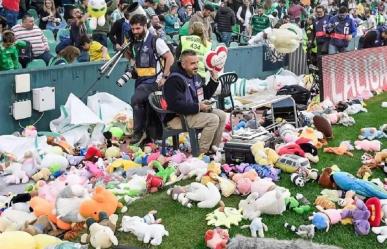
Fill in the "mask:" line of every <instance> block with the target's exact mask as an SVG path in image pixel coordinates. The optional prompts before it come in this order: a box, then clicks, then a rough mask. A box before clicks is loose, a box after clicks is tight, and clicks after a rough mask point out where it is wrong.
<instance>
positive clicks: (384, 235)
mask: <svg viewBox="0 0 387 249" xmlns="http://www.w3.org/2000/svg"><path fill="white" fill-rule="evenodd" d="M372 232H374V233H375V234H377V235H378V236H377V237H376V239H377V240H378V242H379V243H383V242H384V241H386V239H387V226H383V227H373V228H372Z"/></svg>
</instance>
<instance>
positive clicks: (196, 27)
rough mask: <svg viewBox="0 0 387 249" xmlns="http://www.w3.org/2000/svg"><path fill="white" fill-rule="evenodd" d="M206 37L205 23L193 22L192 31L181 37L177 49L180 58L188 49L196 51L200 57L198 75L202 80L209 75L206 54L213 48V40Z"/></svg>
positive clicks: (177, 56)
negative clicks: (205, 59)
mask: <svg viewBox="0 0 387 249" xmlns="http://www.w3.org/2000/svg"><path fill="white" fill-rule="evenodd" d="M206 37H207V36H206V35H205V30H204V26H203V23H201V22H195V23H193V24H192V30H191V33H190V34H189V35H187V36H182V37H181V38H180V39H181V42H180V43H179V46H178V47H177V50H176V58H180V55H181V53H182V52H184V51H187V50H193V51H195V52H196V54H197V56H198V58H199V62H198V75H199V76H200V77H201V78H202V82H204V81H205V78H206V76H207V73H206V67H205V66H204V56H205V55H206V54H207V53H208V51H210V50H211V41H209V40H207V38H206Z"/></svg>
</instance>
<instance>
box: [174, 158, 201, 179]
mask: <svg viewBox="0 0 387 249" xmlns="http://www.w3.org/2000/svg"><path fill="white" fill-rule="evenodd" d="M207 166H208V165H207V163H205V162H204V161H203V160H200V159H198V158H195V157H192V158H189V159H187V160H186V161H184V162H182V163H180V164H179V165H178V166H177V169H178V172H179V173H180V175H179V179H188V178H189V177H190V172H191V171H197V170H198V169H203V170H206V172H207ZM191 174H192V175H194V174H193V173H191Z"/></svg>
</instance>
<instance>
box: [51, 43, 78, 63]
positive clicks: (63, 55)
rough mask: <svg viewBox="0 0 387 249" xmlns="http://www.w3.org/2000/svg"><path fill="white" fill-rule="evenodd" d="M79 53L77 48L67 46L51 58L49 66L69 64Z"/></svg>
mask: <svg viewBox="0 0 387 249" xmlns="http://www.w3.org/2000/svg"><path fill="white" fill-rule="evenodd" d="M80 53H81V52H80V50H79V48H77V47H74V46H67V47H65V48H64V49H62V50H61V51H60V52H59V53H58V55H57V56H56V57H53V58H52V59H51V61H50V66H56V65H66V64H71V63H73V62H74V61H75V60H76V59H77V58H78V57H79V55H80Z"/></svg>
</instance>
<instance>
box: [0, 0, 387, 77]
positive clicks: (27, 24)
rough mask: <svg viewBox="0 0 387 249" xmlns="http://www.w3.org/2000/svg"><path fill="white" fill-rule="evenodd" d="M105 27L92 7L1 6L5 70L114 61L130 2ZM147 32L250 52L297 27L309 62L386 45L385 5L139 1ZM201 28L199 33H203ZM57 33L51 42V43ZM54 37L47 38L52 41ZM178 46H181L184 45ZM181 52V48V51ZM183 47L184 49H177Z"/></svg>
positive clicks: (69, 2)
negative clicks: (249, 47)
mask: <svg viewBox="0 0 387 249" xmlns="http://www.w3.org/2000/svg"><path fill="white" fill-rule="evenodd" d="M106 2H107V3H108V8H107V13H106V22H105V24H104V25H103V26H97V28H96V29H94V30H91V29H90V27H89V25H88V20H89V17H90V16H89V14H88V13H87V5H88V0H83V1H77V0H0V34H1V35H0V42H1V45H0V70H2V71H4V70H12V69H17V68H20V67H27V66H28V63H30V62H31V60H33V59H41V60H43V61H44V62H45V64H46V65H48V66H51V65H63V64H69V63H74V62H88V61H100V60H109V59H110V56H111V55H112V54H113V53H114V52H115V51H118V50H120V49H122V47H123V46H124V45H125V44H126V43H127V42H128V41H129V40H130V31H131V28H130V23H129V18H130V12H129V11H128V7H129V6H130V5H131V4H132V1H131V0H110V1H106ZM138 3H139V4H140V5H141V6H142V7H143V9H144V10H145V12H146V14H147V16H148V19H149V20H150V21H149V31H150V32H152V33H153V34H154V35H157V36H158V37H160V38H162V39H163V40H165V41H166V42H167V44H168V45H169V46H170V47H171V49H177V50H179V49H181V44H180V42H181V38H182V37H184V36H185V35H189V34H192V32H193V30H194V29H193V27H194V26H195V25H194V23H197V22H200V23H202V25H197V24H196V28H195V30H196V31H195V32H196V34H197V35H199V36H200V37H202V39H203V41H204V42H212V43H214V40H215V39H216V40H217V42H220V43H224V44H226V45H227V46H230V44H231V45H235V44H238V45H246V43H247V42H246V41H247V40H248V39H249V38H250V37H251V36H254V35H256V34H258V33H259V32H262V31H264V30H265V29H267V28H270V27H271V28H278V27H280V26H281V25H282V24H284V23H288V22H291V23H296V24H297V25H299V26H300V27H301V28H302V29H303V30H304V31H305V32H304V33H305V42H304V46H305V50H306V51H307V52H308V54H309V55H311V56H317V55H323V54H328V53H329V54H332V53H339V52H345V51H348V50H351V49H355V48H359V49H360V48H369V47H375V46H383V45H386V44H387V29H386V19H387V1H386V0H316V1H313V0H302V1H301V2H300V1H299V0H278V1H276V0H253V2H252V0H224V1H222V2H216V1H215V2H213V1H203V0H138ZM198 26H200V27H198ZM51 34H52V37H51ZM48 36H50V37H48ZM179 44H180V45H179ZM176 47H177V48H176ZM179 47H180V48H179ZM28 57H32V58H28Z"/></svg>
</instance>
